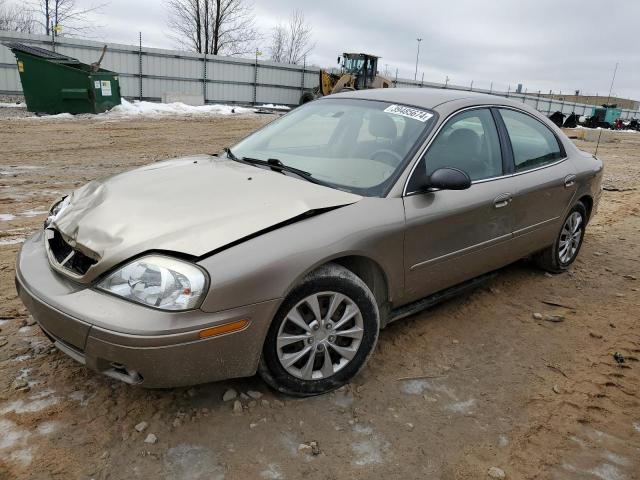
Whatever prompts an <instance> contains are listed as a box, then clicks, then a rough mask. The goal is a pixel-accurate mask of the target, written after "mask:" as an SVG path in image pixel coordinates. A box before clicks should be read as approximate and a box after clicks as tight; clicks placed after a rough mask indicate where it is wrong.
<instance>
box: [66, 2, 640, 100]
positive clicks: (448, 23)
mask: <svg viewBox="0 0 640 480" xmlns="http://www.w3.org/2000/svg"><path fill="white" fill-rule="evenodd" d="M105 1H106V2H107V3H109V7H108V8H107V9H105V11H104V13H103V14H101V15H100V18H99V20H98V21H99V23H101V24H102V25H104V27H103V28H101V29H100V30H98V31H97V32H95V33H94V36H95V37H97V38H98V39H101V40H108V41H113V42H119V43H137V39H138V31H142V35H143V43H144V45H146V46H150V47H159V48H176V47H179V45H177V44H176V42H175V41H174V40H172V39H171V38H170V37H169V32H168V30H167V27H166V23H167V11H166V9H165V7H164V1H163V0H105ZM78 3H79V4H81V5H82V4H91V0H78ZM294 8H299V9H302V10H303V11H304V14H305V16H306V18H307V20H308V22H309V23H310V24H311V25H312V26H313V38H314V42H315V44H316V46H315V48H314V50H313V53H312V55H311V57H310V58H309V63H313V64H317V65H322V66H334V65H335V63H336V57H337V56H338V55H340V54H342V52H343V51H364V52H367V53H372V54H375V55H379V56H381V57H382V59H381V60H380V64H379V70H380V71H381V72H384V70H385V68H388V70H389V71H390V72H393V75H395V69H396V68H397V69H398V70H399V76H400V77H404V78H413V76H414V69H415V61H416V46H417V42H416V38H417V37H421V38H422V39H423V41H422V43H421V48H420V60H419V64H418V79H420V78H421V76H422V73H423V72H424V78H425V80H427V81H434V82H444V80H445V77H446V76H448V77H449V79H450V80H449V81H450V83H454V84H462V85H469V84H470V83H471V81H473V82H474V87H476V86H477V87H480V88H489V86H490V83H491V82H492V81H493V87H494V89H504V90H506V89H507V86H508V85H509V84H510V85H511V88H512V89H513V88H514V86H515V85H517V84H518V83H522V84H523V86H524V88H526V89H528V91H529V92H532V91H537V90H539V89H540V90H542V91H543V92H544V91H546V92H548V91H549V89H553V90H554V91H558V90H562V91H563V92H573V91H574V90H576V89H580V90H581V91H582V92H584V93H589V94H595V93H598V94H600V95H606V94H607V93H608V91H609V86H610V83H611V76H612V73H613V69H614V66H615V64H616V62H620V66H619V68H618V75H617V77H616V82H615V85H614V93H617V94H618V95H620V96H622V97H633V98H635V99H640V50H639V48H638V39H639V34H638V32H639V31H640V29H639V26H640V0H616V1H602V0H448V1H442V0H391V1H389V0H385V1H382V0H324V1H318V0H315V1H303V0H255V1H254V11H255V14H256V20H257V22H256V23H257V25H258V26H259V27H260V28H261V29H262V30H263V32H264V34H265V40H264V41H262V42H260V44H259V48H260V49H261V50H263V51H264V52H265V53H266V52H267V47H268V35H269V31H270V29H271V28H272V27H273V25H275V24H276V23H278V22H279V21H285V20H286V19H287V17H288V15H289V13H290V12H291V11H292V10H293V9H294ZM385 64H386V65H388V67H385Z"/></svg>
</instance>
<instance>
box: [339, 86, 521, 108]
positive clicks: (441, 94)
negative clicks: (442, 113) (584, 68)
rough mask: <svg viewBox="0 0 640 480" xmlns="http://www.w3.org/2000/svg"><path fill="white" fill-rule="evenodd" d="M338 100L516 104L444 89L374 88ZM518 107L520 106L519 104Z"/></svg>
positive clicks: (422, 104) (345, 94)
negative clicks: (458, 101) (464, 101)
mask: <svg viewBox="0 0 640 480" xmlns="http://www.w3.org/2000/svg"><path fill="white" fill-rule="evenodd" d="M331 97H334V98H336V97H339V98H358V99H363V100H380V101H383V102H391V103H403V104H406V105H413V106H416V107H422V108H429V109H434V108H436V107H437V106H438V105H442V104H443V103H447V102H451V101H454V100H466V101H467V102H468V104H469V105H473V104H478V105H485V104H502V105H515V104H516V102H513V101H511V100H508V99H506V98H504V97H500V96H498V95H489V94H487V93H478V92H468V91H464V90H452V89H446V88H431V87H424V88H376V89H369V90H359V91H354V92H342V93H337V94H333V95H331ZM519 105H522V103H521V102H520V103H519Z"/></svg>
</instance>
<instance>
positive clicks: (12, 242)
mask: <svg viewBox="0 0 640 480" xmlns="http://www.w3.org/2000/svg"><path fill="white" fill-rule="evenodd" d="M25 240H26V239H24V238H3V239H2V240H0V245H17V244H19V243H24V241H25Z"/></svg>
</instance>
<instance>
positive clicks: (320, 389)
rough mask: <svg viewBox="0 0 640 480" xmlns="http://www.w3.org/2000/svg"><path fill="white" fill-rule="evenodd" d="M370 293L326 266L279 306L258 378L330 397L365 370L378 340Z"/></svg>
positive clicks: (351, 276)
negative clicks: (326, 394)
mask: <svg viewBox="0 0 640 480" xmlns="http://www.w3.org/2000/svg"><path fill="white" fill-rule="evenodd" d="M378 330H379V313H378V307H377V304H376V301H375V299H374V297H373V294H372V293H371V291H370V290H369V288H368V287H367V286H366V284H365V283H364V282H363V281H362V280H361V279H360V278H358V277H357V276H356V275H355V274H353V273H352V272H351V271H349V270H347V269H346V268H344V267H341V266H339V265H335V264H327V265H325V266H323V267H321V268H319V269H318V270H316V271H315V272H313V273H311V274H309V275H308V276H307V277H306V278H305V279H304V280H303V281H302V282H301V283H300V285H298V286H297V287H296V288H295V289H294V290H293V291H292V292H291V294H290V295H289V296H288V297H287V298H286V299H285V301H284V302H283V304H282V305H281V307H280V309H279V310H278V313H277V314H276V317H275V318H274V321H273V322H272V324H271V327H270V328H269V332H268V333H267V338H266V340H265V344H264V348H263V352H262V358H261V360H260V367H259V373H260V375H261V376H262V378H263V379H264V380H265V381H266V382H267V383H268V384H269V385H271V386H272V387H273V388H275V389H277V390H279V391H281V392H283V393H287V394H289V395H296V396H310V395H318V394H321V393H325V392H329V391H331V390H333V389H335V388H338V387H340V386H341V385H344V384H345V383H347V382H348V381H349V380H351V378H353V376H355V375H356V374H357V373H358V372H359V371H360V369H361V368H362V367H363V366H364V365H365V363H366V361H367V359H368V358H369V355H370V354H371V352H372V351H373V348H374V346H375V344H376V341H377V338H378Z"/></svg>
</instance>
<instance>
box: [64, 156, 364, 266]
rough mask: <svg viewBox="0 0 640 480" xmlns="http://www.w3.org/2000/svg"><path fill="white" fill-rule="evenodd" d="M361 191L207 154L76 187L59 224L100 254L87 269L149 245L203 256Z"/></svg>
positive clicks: (79, 245) (81, 246)
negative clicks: (301, 178) (335, 187)
mask: <svg viewBox="0 0 640 480" xmlns="http://www.w3.org/2000/svg"><path fill="white" fill-rule="evenodd" d="M361 198H362V197H360V196H358V195H354V194H351V193H347V192H342V191H340V190H335V189H332V188H328V187H324V186H321V185H316V184H313V183H311V182H307V181H304V180H300V179H298V178H295V177H292V176H286V175H283V174H281V173H277V172H273V171H271V170H267V169H262V168H257V167H253V166H250V165H245V164H241V163H238V162H234V161H231V160H229V159H227V158H219V157H213V156H208V155H202V156H194V157H185V158H180V159H175V160H168V161H164V162H159V163H155V164H152V165H148V166H145V167H141V168H138V169H135V170H132V171H129V172H126V173H122V174H119V175H116V176H113V177H110V178H108V179H106V180H103V181H93V182H90V183H88V184H87V185H85V186H83V187H81V188H79V189H78V190H76V191H74V192H73V193H72V194H71V201H70V203H69V205H68V206H67V207H66V208H65V209H64V210H63V211H62V212H61V213H60V214H59V215H58V217H57V218H56V219H55V220H54V222H53V226H54V227H55V228H57V230H58V231H59V232H60V233H61V234H62V235H63V237H64V238H65V240H66V241H67V242H69V243H70V244H71V245H72V246H74V247H75V248H76V249H78V250H80V251H82V252H84V253H85V254H87V255H89V256H91V257H94V258H95V257H97V258H98V263H97V264H96V265H95V266H93V267H92V268H91V269H90V270H89V272H87V274H86V275H85V276H86V277H91V278H94V277H95V276H97V275H99V274H100V273H102V272H104V271H105V270H107V269H108V268H111V267H112V266H113V265H115V264H117V263H120V262H122V261H124V260H127V259H128V258H130V257H132V256H134V255H137V254H140V253H142V252H145V251H149V250H166V251H173V252H181V253H184V254H189V255H193V256H201V255H204V254H206V253H208V252H211V251H212V250H216V249H218V248H220V247H224V246H226V245H228V244H229V243H232V242H234V241H236V240H240V239H242V238H244V237H247V236H249V235H252V234H255V233H256V232H259V231H261V230H264V229H266V228H269V227H272V226H274V225H277V224H279V223H281V222H285V221H287V220H290V219H292V218H294V217H297V216H299V215H302V214H304V213H306V212H309V211H311V210H317V209H324V208H331V207H338V206H342V205H348V204H351V203H355V202H357V201H359V200H360V199H361Z"/></svg>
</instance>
